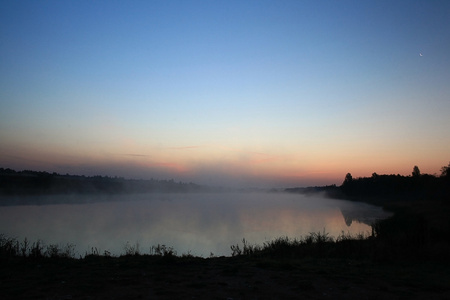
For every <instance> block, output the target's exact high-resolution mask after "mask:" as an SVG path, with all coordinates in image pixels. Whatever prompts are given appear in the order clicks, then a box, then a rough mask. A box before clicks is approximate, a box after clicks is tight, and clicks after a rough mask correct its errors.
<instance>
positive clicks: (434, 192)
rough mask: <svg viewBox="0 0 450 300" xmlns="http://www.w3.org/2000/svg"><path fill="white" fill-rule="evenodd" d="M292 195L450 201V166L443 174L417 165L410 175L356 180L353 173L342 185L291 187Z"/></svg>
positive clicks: (288, 190)
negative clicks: (424, 171)
mask: <svg viewBox="0 0 450 300" xmlns="http://www.w3.org/2000/svg"><path fill="white" fill-rule="evenodd" d="M285 191H287V192H292V193H302V194H312V193H318V192H324V193H326V194H327V195H328V196H329V197H331V198H345V199H351V200H363V201H370V200H374V201H380V200H400V199H403V200H404V199H409V200H431V199H432V200H448V201H450V163H449V164H448V166H444V167H442V168H441V174H440V175H430V174H422V173H421V172H420V169H419V167H418V166H414V168H413V171H412V173H411V175H410V176H403V175H399V174H397V175H392V174H391V175H379V174H377V173H373V174H372V176H371V177H358V178H354V177H353V176H352V174H351V173H347V175H345V179H344V181H343V183H342V184H341V185H340V186H336V185H327V186H314V187H305V188H288V189H286V190H285Z"/></svg>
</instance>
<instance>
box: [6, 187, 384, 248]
mask: <svg viewBox="0 0 450 300" xmlns="http://www.w3.org/2000/svg"><path fill="white" fill-rule="evenodd" d="M31 200H33V201H34V200H35V201H37V202H39V203H41V205H16V206H14V205H10V206H0V233H2V234H5V235H6V236H8V237H15V238H18V239H19V240H20V241H22V240H23V238H25V237H27V238H28V240H30V241H31V242H34V241H37V240H38V239H40V240H42V241H43V242H44V243H45V244H60V245H66V244H67V243H73V244H75V245H76V252H77V254H80V255H84V254H85V253H86V251H87V252H90V251H91V248H92V247H96V248H97V249H98V250H99V252H100V253H103V252H104V251H105V250H107V251H110V252H111V253H112V254H114V255H120V254H124V253H125V250H124V247H125V244H126V243H127V242H129V243H130V244H131V245H135V244H136V243H138V244H139V250H140V252H141V253H149V252H150V250H149V249H150V247H151V246H153V245H157V244H165V245H167V246H172V247H174V249H175V250H176V251H177V253H178V254H180V255H181V254H183V253H188V252H190V253H191V254H193V255H200V256H205V257H207V256H209V255H210V254H211V253H213V254H214V255H226V256H229V255H231V250H230V245H233V244H237V243H239V244H241V240H242V238H245V239H246V240H247V241H249V242H250V243H251V244H260V245H262V244H263V243H264V242H265V241H269V240H272V239H274V238H277V237H280V236H288V237H292V238H295V237H297V238H298V237H300V236H305V235H307V234H308V233H310V232H318V231H323V230H325V231H326V232H328V233H329V234H330V235H331V236H334V237H337V236H338V235H339V234H340V233H341V232H342V231H344V232H346V233H347V232H350V233H355V234H356V233H361V232H363V233H366V232H370V231H371V227H370V226H369V224H371V222H373V221H374V220H376V219H382V218H385V217H387V216H389V214H388V213H387V212H384V211H383V210H382V209H381V208H379V207H375V206H371V205H368V204H364V203H355V202H349V201H342V200H332V199H326V198H322V197H320V196H303V195H298V194H282V193H281V194H274V193H223V194H214V193H211V194H164V195H155V194H147V195H132V196H130V195H128V196H123V195H121V196H109V197H105V196H104V197H100V198H96V197H95V196H76V197H75V196H71V197H69V196H66V197H64V196H58V197H56V196H50V197H45V198H42V197H41V198H36V199H31ZM75 200H76V201H77V202H78V204H44V205H42V203H61V202H69V201H71V202H72V203H73V201H75ZM27 201H30V198H28V199H27Z"/></svg>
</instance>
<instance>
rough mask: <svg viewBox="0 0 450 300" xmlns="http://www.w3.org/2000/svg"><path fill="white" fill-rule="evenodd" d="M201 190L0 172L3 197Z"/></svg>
mask: <svg viewBox="0 0 450 300" xmlns="http://www.w3.org/2000/svg"><path fill="white" fill-rule="evenodd" d="M200 190H202V187H201V186H200V185H197V184H194V183H183V182H175V181H174V180H173V179H170V180H156V179H150V180H136V179H124V178H122V177H109V176H99V175H97V176H83V175H81V176H79V175H69V174H66V175H61V174H58V173H48V172H38V171H31V170H24V171H14V170H12V169H4V168H0V194H3V195H44V194H45V195H47V194H91V193H103V194H122V193H148V192H193V191H200Z"/></svg>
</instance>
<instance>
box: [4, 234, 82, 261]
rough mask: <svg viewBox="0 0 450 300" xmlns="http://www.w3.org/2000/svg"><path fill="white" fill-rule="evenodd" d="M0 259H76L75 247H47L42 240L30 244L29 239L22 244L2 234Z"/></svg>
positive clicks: (56, 245) (68, 245)
mask: <svg viewBox="0 0 450 300" xmlns="http://www.w3.org/2000/svg"><path fill="white" fill-rule="evenodd" d="M0 257H2V258H7V257H30V258H44V257H49V258H74V257H75V245H74V244H66V245H65V246H61V245H58V244H49V245H45V244H44V243H43V242H42V241H41V240H37V241H36V242H33V243H30V242H29V241H28V239H27V238H25V239H24V240H23V241H22V242H19V240H17V239H15V238H11V237H7V236H5V235H4V234H0Z"/></svg>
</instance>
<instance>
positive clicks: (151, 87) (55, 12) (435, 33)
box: [0, 1, 450, 186]
mask: <svg viewBox="0 0 450 300" xmlns="http://www.w3.org/2000/svg"><path fill="white" fill-rule="evenodd" d="M449 15H450V3H448V2H447V1H395V3H393V2H392V1H339V2H337V1H3V2H2V3H1V4H0V41H1V42H0V65H1V68H0V129H1V130H0V140H1V141H2V143H1V145H0V165H2V166H3V167H10V168H15V169H24V168H30V169H39V170H47V171H55V172H61V173H66V172H68V173H77V174H86V175H91V174H101V175H113V176H114V175H117V176H125V177H132V178H151V177H154V178H174V179H176V180H182V181H194V182H199V183H206V184H220V183H225V184H230V185H245V186H249V185H251V186H258V185H273V186H293V185H294V186H296V185H298V186H301V185H309V184H332V183H336V184H340V183H341V182H342V180H343V178H344V175H345V173H347V172H351V173H352V174H353V175H354V176H368V175H370V174H371V173H372V172H377V173H401V174H410V172H411V171H412V167H413V166H414V165H418V166H419V167H420V168H421V170H422V172H428V173H438V172H439V168H440V167H441V166H443V165H447V163H448V161H449V160H450V158H449V154H450V139H449V138H448V129H449V128H450V123H449V121H448V120H449V118H448V113H449V111H450V85H449V84H448V83H449V79H450V58H449V53H450V34H449V33H450V20H449V18H448V16H449Z"/></svg>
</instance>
